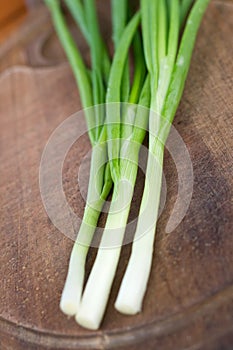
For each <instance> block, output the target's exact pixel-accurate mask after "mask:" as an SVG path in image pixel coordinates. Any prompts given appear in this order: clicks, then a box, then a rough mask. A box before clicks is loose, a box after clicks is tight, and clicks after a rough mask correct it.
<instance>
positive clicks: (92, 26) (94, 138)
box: [45, 0, 112, 316]
mask: <svg viewBox="0 0 233 350" xmlns="http://www.w3.org/2000/svg"><path fill="white" fill-rule="evenodd" d="M45 3H46V4H47V6H48V8H49V9H50V12H51V15H52V19H53V23H54V27H55V29H56V32H57V35H58V37H59V39H60V42H61V44H62V46H63V48H64V51H65V53H66V55H67V57H68V60H69V62H70V65H71V67H72V70H73V73H74V76H75V79H76V82H77V85H78V87H79V92H80V97H81V101H82V106H83V108H84V112H85V117H86V122H87V126H88V134H89V139H90V142H91V145H92V157H91V167H90V177H89V186H88V193H87V202H86V206H85V210H84V215H83V220H82V224H81V226H80V229H79V232H78V235H77V239H76V242H75V244H74V246H73V249H72V252H71V256H70V262H69V268H68V274H67V278H66V283H65V286H64V290H63V293H62V297H61V301H60V308H61V310H62V311H63V312H64V313H65V314H67V315H71V316H72V315H75V314H76V313H77V310H78V306H79V303H80V299H81V294H82V289H83V283H84V276H85V261H86V256H87V253H88V249H89V246H90V244H91V241H92V238H93V235H94V233H95V229H96V226H97V223H98V219H99V216H100V213H101V210H102V207H103V205H104V202H105V200H106V198H107V196H108V195H109V193H110V191H111V188H112V179H111V172H110V166H109V163H107V164H106V165H105V166H103V164H105V163H106V159H107V146H106V137H107V130H106V127H105V126H103V119H102V120H101V119H100V118H101V114H100V113H99V114H98V113H93V105H94V104H100V103H103V102H104V89H105V88H104V84H105V83H104V81H106V80H107V79H108V74H109V67H110V59H109V57H108V54H107V50H106V48H105V46H104V44H103V41H102V39H101V36H100V32H99V30H98V23H97V19H96V12H95V6H94V3H93V1H92V0H88V1H87V2H86V8H84V7H83V5H82V4H81V2H80V1H78V0H77V1H76V0H74V1H69V0H66V3H67V6H69V8H70V9H71V13H72V14H73V16H74V17H75V19H76V20H77V24H78V25H79V28H80V29H81V31H82V32H83V34H84V36H85V38H86V39H87V42H88V44H89V46H90V50H91V59H92V67H93V69H92V72H91V79H90V74H89V71H88V69H87V67H86V66H85V64H84V61H83V59H82V57H81V54H80V52H79V50H78V48H77V46H76V44H75V42H74V39H73V38H72V35H71V34H70V32H69V29H68V26H67V24H66V21H65V18H64V15H63V13H62V10H61V7H60V2H59V1H57V0H45ZM94 32H95V41H96V42H97V43H98V44H99V45H101V47H102V49H103V52H104V58H105V59H104V62H105V64H102V58H101V52H100V50H99V47H98V48H97V45H96V42H95V41H94V40H93V33H94ZM100 62H101V65H100ZM93 91H95V93H94V94H93ZM96 110H97V109H95V112H96ZM102 118H103V117H102ZM96 126H98V127H96Z"/></svg>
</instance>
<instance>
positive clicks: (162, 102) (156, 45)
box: [115, 0, 209, 314]
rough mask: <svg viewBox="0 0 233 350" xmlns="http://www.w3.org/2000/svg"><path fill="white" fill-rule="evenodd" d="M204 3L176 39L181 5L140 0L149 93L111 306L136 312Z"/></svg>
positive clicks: (202, 0)
mask: <svg viewBox="0 0 233 350" xmlns="http://www.w3.org/2000/svg"><path fill="white" fill-rule="evenodd" d="M152 3H153V5H152ZM208 3H209V0H197V1H195V3H194V5H193V6H192V8H191V12H190V14H189V16H188V18H187V20H186V22H185V24H184V31H183V34H182V37H181V41H180V44H179V34H180V30H179V29H180V22H179V18H180V16H179V14H180V13H181V10H182V11H183V9H182V7H181V4H180V1H178V0H170V1H168V7H167V9H166V11H167V15H166V14H165V8H166V1H155V2H152V1H150V0H141V13H142V34H143V43H144V51H145V57H146V64H147V69H148V71H149V75H150V79H151V95H152V98H151V106H150V108H151V113H150V121H149V156H148V163H147V170H146V180H145V190H144V193H143V197H142V203H141V207H140V212H139V218H138V224H137V229H136V233H135V239H134V242H133V246H132V252H131V256H130V260H129V263H128V265H127V269H126V272H125V275H124V277H123V281H122V284H121V287H120V290H119V294H118V297H117V300H116V302H115V307H116V309H117V310H118V311H120V312H122V313H125V314H136V313H138V312H139V311H140V310H141V308H142V302H143V297H144V294H145V291H146V287H147V283H148V279H149V274H150V270H151V263H152V256H153V247H154V238H155V232H156V221H157V216H158V208H159V201H160V192H161V179H162V166H163V157H164V144H165V142H166V139H167V136H168V134H169V130H170V126H171V123H172V121H173V118H174V115H175V113H176V110H177V108H178V105H179V102H180V99H181V96H182V92H183V89H184V84H185V80H186V77H187V73H188V70H189V66H190V61H191V56H192V51H193V47H194V43H195V38H196V35H197V31H198V28H199V26H200V22H201V19H202V16H203V14H204V12H205V10H206V7H207V5H208ZM190 5H191V2H190ZM186 11H187V9H186ZM167 22H168V23H167ZM161 35H162V37H160V36H161ZM156 38H158V40H156ZM166 38H168V40H166ZM164 43H165V45H164ZM148 192H149V195H148ZM145 208H146V210H145ZM150 208H153V210H150Z"/></svg>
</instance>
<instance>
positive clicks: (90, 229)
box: [60, 143, 112, 316]
mask: <svg viewBox="0 0 233 350" xmlns="http://www.w3.org/2000/svg"><path fill="white" fill-rule="evenodd" d="M106 152H107V149H106V145H105V143H102V144H98V145H96V146H95V147H93V150H92V158H91V169H90V179H89V186H88V195H87V204H86V207H85V211H84V216H83V220H82V224H81V226H80V230H79V233H78V236H77V239H76V242H75V243H74V246H73V249H72V253H71V256H70V262H69V268H68V274H67V278H66V282H65V286H64V289H63V292H62V296H61V301H60V308H61V310H62V311H63V312H64V313H65V314H67V315H69V316H74V315H75V314H76V313H77V311H78V308H79V304H80V299H81V295H82V291H83V283H84V276H85V263H86V257H87V253H88V250H89V247H90V244H91V241H92V239H93V236H94V233H95V230H96V227H97V224H98V219H99V216H100V213H101V210H102V207H103V204H104V200H105V199H106V198H107V196H108V194H109V192H110V189H111V187H112V183H111V181H109V180H108V177H106V176H105V175H104V166H103V165H104V163H105V161H106ZM107 166H108V165H106V167H107ZM106 167H105V172H106ZM109 174H110V173H109ZM101 192H102V193H101Z"/></svg>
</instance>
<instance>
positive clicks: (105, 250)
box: [76, 181, 133, 330]
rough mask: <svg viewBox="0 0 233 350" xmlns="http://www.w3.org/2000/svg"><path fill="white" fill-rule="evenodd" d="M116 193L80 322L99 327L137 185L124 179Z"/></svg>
mask: <svg viewBox="0 0 233 350" xmlns="http://www.w3.org/2000/svg"><path fill="white" fill-rule="evenodd" d="M115 186H116V192H114V199H113V201H112V204H111V207H110V211H109V214H108V218H107V222H106V226H105V230H104V233H103V237H102V240H101V245H100V248H99V250H98V254H97V257H96V260H95V263H94V266H93V268H92V270H91V274H90V276H89V279H88V281H87V285H86V287H85V290H84V293H83V297H82V300H81V304H80V307H79V310H78V313H77V314H76V321H77V322H78V323H79V324H80V325H81V326H83V327H86V328H89V329H93V330H96V329H98V328H99V325H100V323H101V321H102V318H103V315H104V312H105V308H106V305H107V301H108V297H109V294H110V290H111V286H112V282H113V278H114V276H115V272H116V268H117V265H118V260H119V257H120V252H121V245H122V242H123V238H124V233H125V227H126V223H127V219H128V214H129V210H130V204H131V200H132V195H133V186H131V184H129V182H127V181H120V182H119V183H118V184H116V185H115Z"/></svg>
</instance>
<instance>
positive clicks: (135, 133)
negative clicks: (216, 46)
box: [76, 13, 150, 329]
mask: <svg viewBox="0 0 233 350" xmlns="http://www.w3.org/2000/svg"><path fill="white" fill-rule="evenodd" d="M139 21H140V13H136V14H135V15H134V16H133V17H132V19H131V20H130V22H129V23H128V25H127V26H126V28H125V30H124V31H123V34H122V38H121V40H120V42H119V44H118V46H117V49H116V52H115V55H114V58H113V63H112V66H111V71H110V77H109V83H108V91H107V96H106V103H107V105H106V108H107V130H108V140H109V142H108V154H109V162H110V169H111V174H112V178H113V182H114V190H113V198H112V203H111V206H110V210H109V213H108V217H107V222H106V225H105V229H104V232H103V236H102V239H101V243H100V247H99V250H98V253H97V257H96V260H95V262H94V265H93V268H92V270H91V273H90V275H89V278H88V281H87V284H86V287H85V290H84V292H83V296H82V300H81V304H80V307H79V310H78V312H77V315H76V321H77V322H78V323H79V324H81V325H82V326H84V327H86V328H89V329H98V327H99V325H100V322H101V320H102V318H103V315H104V312H105V308H106V304H107V301H108V297H109V293H110V290H111V286H112V282H113V279H114V276H115V272H116V268H117V264H118V261H119V257H120V252H121V246H122V242H123V239H124V234H125V228H126V224H127V220H128V215H129V210H130V206H131V201H132V196H133V191H134V185H135V181H136V176H137V169H138V154H139V149H140V146H141V143H142V141H143V139H144V137H145V134H146V129H147V124H148V117H149V115H148V107H149V103H150V89H149V87H150V82H149V77H147V78H146V79H145V78H144V83H143V86H142V87H141V83H142V81H143V78H142V77H140V78H139V77H137V79H136V80H134V82H133V86H134V84H139V85H140V90H141V94H140V96H139V101H138V108H137V109H136V110H135V120H134V127H133V128H132V129H131V124H132V123H131V124H130V123H129V121H128V123H126V122H127V118H128V117H126V116H124V124H123V125H121V104H120V103H119V102H118V101H119V100H120V93H121V87H122V84H121V77H122V76H123V75H124V72H125V71H124V67H125V62H126V59H127V54H128V50H129V46H130V44H131V42H132V39H133V37H134V35H135V32H136V30H137V27H138V24H139ZM142 74H143V75H145V69H144V70H142ZM132 89H133V87H132ZM135 98H137V97H135ZM140 106H144V109H143V112H142V107H140ZM146 107H147V108H146ZM128 109H129V106H127V107H126V108H124V105H123V108H122V113H123V114H125V113H127V115H128V112H129V110H128ZM129 130H130V132H129ZM126 134H127V138H124V139H123V138H122V136H123V135H126Z"/></svg>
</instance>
